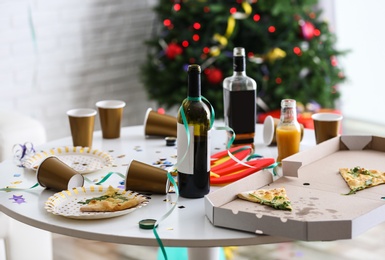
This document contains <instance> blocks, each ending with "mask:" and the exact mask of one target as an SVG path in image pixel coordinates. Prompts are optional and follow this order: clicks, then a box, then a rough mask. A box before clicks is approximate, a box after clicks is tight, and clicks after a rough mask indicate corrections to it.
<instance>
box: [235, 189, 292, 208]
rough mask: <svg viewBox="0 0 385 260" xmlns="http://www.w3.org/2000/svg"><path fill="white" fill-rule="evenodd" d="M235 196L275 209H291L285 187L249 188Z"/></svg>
mask: <svg viewBox="0 0 385 260" xmlns="http://www.w3.org/2000/svg"><path fill="white" fill-rule="evenodd" d="M237 196H238V198H240V199H244V200H247V201H251V202H255V203H259V204H262V205H267V206H270V207H273V208H275V209H282V210H292V207H291V202H290V200H289V198H288V196H287V194H286V190H285V188H275V189H259V190H251V191H245V192H241V193H239V194H238V195H237Z"/></svg>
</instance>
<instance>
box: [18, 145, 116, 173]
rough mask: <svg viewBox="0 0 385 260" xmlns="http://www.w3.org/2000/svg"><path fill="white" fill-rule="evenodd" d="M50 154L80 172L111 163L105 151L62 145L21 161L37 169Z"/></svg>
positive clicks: (25, 165) (111, 159)
mask: <svg viewBox="0 0 385 260" xmlns="http://www.w3.org/2000/svg"><path fill="white" fill-rule="evenodd" d="M52 155H54V156H57V157H58V158H59V159H60V160H62V161H63V162H64V163H66V164H67V165H69V166H70V167H71V168H73V169H74V170H76V171H77V172H79V173H81V174H83V173H90V172H94V171H97V170H100V169H102V168H104V167H110V166H112V164H113V158H112V156H111V155H110V154H108V153H106V152H103V151H99V150H96V149H91V148H88V147H80V146H77V147H71V146H64V147H59V148H53V149H50V150H47V151H41V152H38V153H35V154H33V155H32V156H30V157H28V158H27V159H25V160H24V161H23V166H24V167H25V168H27V169H33V170H37V168H38V167H39V165H40V163H41V162H42V161H43V160H44V159H45V158H47V157H48V156H52Z"/></svg>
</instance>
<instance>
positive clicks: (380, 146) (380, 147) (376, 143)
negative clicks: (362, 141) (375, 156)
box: [367, 136, 385, 152]
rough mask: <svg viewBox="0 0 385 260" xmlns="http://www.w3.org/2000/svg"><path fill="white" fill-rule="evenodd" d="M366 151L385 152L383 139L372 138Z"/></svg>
mask: <svg viewBox="0 0 385 260" xmlns="http://www.w3.org/2000/svg"><path fill="white" fill-rule="evenodd" d="M367 149H371V150H376V151H381V152H385V138H384V137H379V136H373V140H372V142H371V143H370V144H369V145H368V146H367Z"/></svg>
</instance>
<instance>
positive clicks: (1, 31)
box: [0, 0, 157, 140]
mask: <svg viewBox="0 0 385 260" xmlns="http://www.w3.org/2000/svg"><path fill="white" fill-rule="evenodd" d="M156 3H157V0H81V1H78V0H54V1H52V0H0V108H3V109H9V110H16V111H19V112H22V113H25V114H27V115H30V116H31V117H34V118H36V119H38V120H39V121H41V122H42V123H43V124H44V125H45V127H46V129H47V134H48V139H49V140H52V139H55V138H60V137H64V136H67V135H69V134H70V130H69V124H68V119H67V116H66V111H67V110H69V109H72V108H77V107H91V108H95V103H96V101H98V100H101V99H121V100H124V101H125V102H126V103H127V106H126V108H125V112H124V120H123V125H135V124H141V123H143V118H144V114H145V112H146V109H147V108H148V107H153V108H154V107H155V104H154V103H153V102H149V101H148V100H147V94H146V92H145V90H144V88H143V86H142V84H141V83H140V82H139V64H141V63H142V62H143V61H144V59H145V57H146V53H145V51H146V49H145V48H144V45H143V41H144V40H145V39H147V38H148V37H149V35H150V33H151V29H152V23H153V18H154V13H153V10H152V8H153V6H154V5H155V4H156ZM95 128H96V129H100V126H99V121H98V120H97V121H96V124H95Z"/></svg>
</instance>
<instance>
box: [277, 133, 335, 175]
mask: <svg viewBox="0 0 385 260" xmlns="http://www.w3.org/2000/svg"><path fill="white" fill-rule="evenodd" d="M339 150H340V138H339V137H335V138H333V139H330V140H328V141H327V142H323V143H320V144H319V145H317V146H315V147H312V148H310V149H308V150H307V151H304V152H299V153H297V154H294V155H292V156H289V157H287V158H285V159H283V160H282V174H283V176H292V177H298V169H299V168H301V167H302V166H305V165H308V164H310V163H312V162H314V161H317V160H319V159H322V158H324V157H326V156H328V155H329V154H330V153H333V152H337V151H339Z"/></svg>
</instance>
